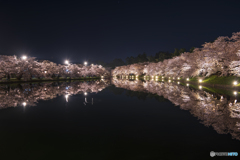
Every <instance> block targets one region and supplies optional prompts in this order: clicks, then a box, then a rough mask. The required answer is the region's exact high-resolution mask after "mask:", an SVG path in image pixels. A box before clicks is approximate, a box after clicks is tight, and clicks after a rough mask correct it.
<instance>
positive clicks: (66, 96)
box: [65, 94, 68, 102]
mask: <svg viewBox="0 0 240 160" xmlns="http://www.w3.org/2000/svg"><path fill="white" fill-rule="evenodd" d="M65 98H66V102H68V94H67V95H65Z"/></svg>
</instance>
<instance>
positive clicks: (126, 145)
mask: <svg viewBox="0 0 240 160" xmlns="http://www.w3.org/2000/svg"><path fill="white" fill-rule="evenodd" d="M198 88H200V89H198ZM221 93H222V92H221ZM226 93H233V94H232V95H231V94H226V95H225V94H220V93H217V92H214V93H213V92H209V90H208V91H206V89H204V87H194V86H193V87H191V86H188V85H184V84H178V83H177V82H172V83H169V82H155V81H151V80H150V81H140V80H119V79H111V80H99V81H86V82H79V81H73V82H51V83H34V84H28V83H26V84H18V85H17V84H13V85H1V86H0V142H1V143H0V158H1V159H13V158H14V159H31V160H33V159H39V160H40V159H41V160H43V159H44V160H45V159H84V160H90V159H94V160H108V159H109V160H145V159H146V160H150V159H212V157H210V152H211V151H215V152H238V153H239V151H240V150H239V149H240V103H238V100H239V101H240V99H239V97H238V92H235V91H232V90H226ZM218 158H220V157H218Z"/></svg>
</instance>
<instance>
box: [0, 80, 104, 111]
mask: <svg viewBox="0 0 240 160" xmlns="http://www.w3.org/2000/svg"><path fill="white" fill-rule="evenodd" d="M108 85H109V84H108V83H107V82H103V81H96V82H79V81H75V82H61V83H56V82H53V83H38V84H27V83H26V84H19V85H18V86H11V87H10V86H0V109H2V108H8V107H17V106H23V107H26V106H35V105H36V103H37V102H38V101H39V100H50V99H53V98H56V97H57V96H61V95H63V96H65V99H66V101H69V97H70V96H71V95H76V94H84V93H98V92H99V91H101V90H103V89H104V88H106V87H107V86H108Z"/></svg>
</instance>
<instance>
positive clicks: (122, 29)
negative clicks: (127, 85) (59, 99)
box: [0, 0, 240, 63]
mask: <svg viewBox="0 0 240 160" xmlns="http://www.w3.org/2000/svg"><path fill="white" fill-rule="evenodd" d="M238 31H240V1H239V0H235V1H231V0H228V1H221V0H216V1H214V0H207V1H203V0H201V1H195V0H191V1H180V0H178V1H173V0H172V1H171V0H164V1H161V0H145V1H141V0H138V1H135V0H111V1H110V0H109V1H104V0H98V1H93V0H84V1H83V0H81V1H73V2H71V1H14V0H12V1H7V0H5V1H1V0H0V54H4V55H17V56H21V55H23V54H26V55H28V56H32V57H37V59H48V60H52V61H54V62H57V63H63V62H64V60H65V59H69V60H70V61H71V62H79V63H81V62H83V61H85V60H91V61H95V60H99V59H100V60H104V61H110V60H113V59H114V58H122V59H124V60H125V58H126V57H127V56H137V55H138V54H142V53H143V52H146V53H147V54H148V55H154V54H155V53H156V52H158V51H169V52H173V51H174V48H186V49H187V50H189V49H190V48H191V47H193V46H194V47H201V45H202V44H203V43H204V42H209V41H213V40H214V39H216V38H217V37H218V36H231V34H232V32H238Z"/></svg>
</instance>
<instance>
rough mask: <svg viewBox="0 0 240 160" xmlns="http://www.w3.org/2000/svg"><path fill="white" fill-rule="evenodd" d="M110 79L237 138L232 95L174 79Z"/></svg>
mask: <svg viewBox="0 0 240 160" xmlns="http://www.w3.org/2000/svg"><path fill="white" fill-rule="evenodd" d="M112 83H113V84H114V85H115V86H116V87H119V88H125V89H128V90H134V91H141V92H149V93H152V94H157V95H159V96H163V97H164V98H166V99H168V100H169V101H171V102H172V103H173V104H175V105H176V106H180V108H181V109H184V110H188V111H190V113H191V114H193V115H194V116H196V117H198V119H199V120H200V121H201V123H203V124H204V125H205V126H212V127H213V128H214V129H215V130H216V131H217V132H218V133H219V134H228V133H230V134H231V135H232V137H233V138H236V139H238V140H240V103H239V102H237V100H236V99H235V98H233V99H230V100H227V98H224V97H223V96H219V98H217V97H216V96H214V95H213V94H210V93H208V92H205V91H202V90H191V89H190V88H188V87H186V86H182V85H178V84H175V83H166V82H165V83H159V82H155V81H147V82H144V83H143V82H142V81H135V82H134V81H128V80H118V79H113V80H112Z"/></svg>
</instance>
